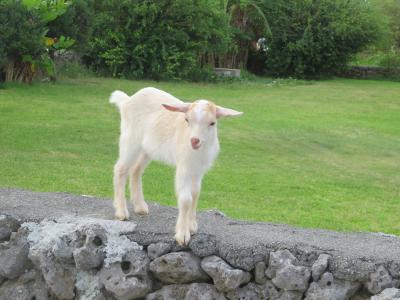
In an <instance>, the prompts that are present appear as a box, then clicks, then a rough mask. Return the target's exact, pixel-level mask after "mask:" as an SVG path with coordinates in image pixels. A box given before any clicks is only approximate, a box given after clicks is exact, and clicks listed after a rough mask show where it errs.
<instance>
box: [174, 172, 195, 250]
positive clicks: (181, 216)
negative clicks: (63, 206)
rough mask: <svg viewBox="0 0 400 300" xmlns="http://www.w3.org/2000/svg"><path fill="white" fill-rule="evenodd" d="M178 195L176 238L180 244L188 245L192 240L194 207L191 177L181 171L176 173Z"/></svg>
mask: <svg viewBox="0 0 400 300" xmlns="http://www.w3.org/2000/svg"><path fill="white" fill-rule="evenodd" d="M175 180H176V183H175V184H176V196H177V198H178V209H179V213H178V219H177V222H176V228H175V239H176V241H177V242H178V244H179V245H187V244H188V243H189V240H190V230H189V225H190V217H191V215H190V211H191V208H192V202H193V198H192V192H191V178H190V177H189V176H188V175H187V174H185V173H184V172H182V171H180V170H179V168H178V170H177V173H176V179H175Z"/></svg>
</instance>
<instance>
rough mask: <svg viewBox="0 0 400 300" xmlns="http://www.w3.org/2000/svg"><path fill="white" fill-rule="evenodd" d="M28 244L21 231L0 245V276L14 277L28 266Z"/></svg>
mask: <svg viewBox="0 0 400 300" xmlns="http://www.w3.org/2000/svg"><path fill="white" fill-rule="evenodd" d="M28 253H29V245H28V242H27V241H26V238H25V237H24V236H23V233H20V234H18V235H17V236H16V237H15V238H14V239H13V240H12V241H10V242H9V243H7V244H6V245H1V246H0V276H2V277H5V278H8V279H14V278H17V277H18V276H20V275H21V274H23V273H24V272H25V270H26V269H27V267H28Z"/></svg>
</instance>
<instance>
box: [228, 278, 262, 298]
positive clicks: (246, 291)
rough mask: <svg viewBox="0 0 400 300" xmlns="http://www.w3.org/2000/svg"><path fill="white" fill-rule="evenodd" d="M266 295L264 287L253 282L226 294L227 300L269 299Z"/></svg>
mask: <svg viewBox="0 0 400 300" xmlns="http://www.w3.org/2000/svg"><path fill="white" fill-rule="evenodd" d="M268 295H269V294H268V290H267V289H266V288H265V287H263V286H262V285H258V284H255V283H254V282H250V283H249V284H247V285H245V286H244V287H241V288H237V289H235V290H232V291H229V292H228V293H227V294H226V296H227V298H228V299H229V300H264V299H268V298H269V297H268Z"/></svg>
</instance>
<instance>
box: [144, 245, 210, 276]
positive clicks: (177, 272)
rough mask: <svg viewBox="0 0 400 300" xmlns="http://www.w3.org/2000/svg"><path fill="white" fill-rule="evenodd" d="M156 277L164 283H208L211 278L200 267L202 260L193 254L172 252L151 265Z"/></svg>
mask: <svg viewBox="0 0 400 300" xmlns="http://www.w3.org/2000/svg"><path fill="white" fill-rule="evenodd" d="M150 270H151V272H152V273H153V274H154V276H155V277H156V278H157V279H158V280H160V281H162V282H164V283H191V282H203V281H207V280H208V279H209V277H208V276H207V274H206V273H204V271H203V270H202V269H201V267H200V258H198V257H197V256H195V255H194V254H193V253H192V252H172V253H168V254H165V255H163V256H160V257H158V258H156V259H155V260H153V261H152V262H151V263H150Z"/></svg>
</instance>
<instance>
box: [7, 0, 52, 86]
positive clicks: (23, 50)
mask: <svg viewBox="0 0 400 300" xmlns="http://www.w3.org/2000/svg"><path fill="white" fill-rule="evenodd" d="M43 32H45V27H44V24H43V23H42V22H41V20H40V17H39V16H38V15H37V14H36V13H35V11H28V9H27V8H26V7H25V6H23V5H22V4H21V3H20V2H19V1H3V2H0V79H3V80H7V81H10V80H18V81H25V78H28V81H29V80H31V78H32V73H33V71H34V70H33V68H35V65H32V64H31V63H28V62H27V60H29V61H31V60H32V59H34V58H38V57H40V56H41V55H42V54H43V52H44V51H45V45H44V43H43ZM0 81H1V80H0Z"/></svg>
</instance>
